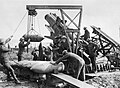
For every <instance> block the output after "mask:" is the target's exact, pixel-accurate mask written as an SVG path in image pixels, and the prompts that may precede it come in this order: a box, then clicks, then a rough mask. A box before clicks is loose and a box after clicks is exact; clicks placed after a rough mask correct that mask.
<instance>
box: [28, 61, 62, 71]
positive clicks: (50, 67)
mask: <svg viewBox="0 0 120 88" xmlns="http://www.w3.org/2000/svg"><path fill="white" fill-rule="evenodd" d="M30 70H32V71H33V72H36V73H50V72H53V71H55V70H57V71H63V70H64V64H63V63H62V62H61V63H59V64H58V65H52V64H51V63H50V62H46V63H43V64H36V65H33V66H32V67H31V68H30Z"/></svg>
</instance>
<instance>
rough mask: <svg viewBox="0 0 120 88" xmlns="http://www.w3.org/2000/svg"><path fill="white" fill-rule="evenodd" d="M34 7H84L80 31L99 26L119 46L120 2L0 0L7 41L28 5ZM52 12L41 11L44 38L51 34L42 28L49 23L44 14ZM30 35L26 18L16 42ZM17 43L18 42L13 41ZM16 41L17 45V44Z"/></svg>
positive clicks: (0, 33) (2, 34)
mask: <svg viewBox="0 0 120 88" xmlns="http://www.w3.org/2000/svg"><path fill="white" fill-rule="evenodd" d="M27 4H30V5H34V4H46V5H47V4H52V5H55V4H61V5H63V4H68V5H76V4H78V5H82V6H83V12H82V21H81V30H83V29H82V28H83V27H84V26H86V27H88V29H89V30H91V28H90V25H94V26H97V27H100V28H101V30H102V31H104V32H105V33H106V34H108V35H109V36H111V38H113V39H114V40H116V41H117V42H118V43H119V42H120V34H119V27H120V0H0V8H1V10H0V28H1V29H0V37H4V38H7V37H9V36H11V35H12V34H13V33H14V31H15V29H16V27H17V26H18V24H19V22H20V21H21V19H22V17H23V15H24V14H25V13H26V12H27V10H26V5H27ZM49 12H50V11H45V12H44V11H43V12H42V11H41V13H40V18H38V20H39V22H38V23H36V24H42V25H39V30H37V31H38V32H40V33H41V34H42V35H47V34H49V32H48V30H47V29H46V28H45V27H43V26H44V25H45V24H46V23H47V22H46V20H45V19H44V16H45V14H48V13H49ZM26 32H27V17H25V19H24V20H23V22H22V24H21V25H20V27H19V28H18V30H17V31H16V33H15V34H14V37H13V39H12V41H10V43H11V44H13V40H14V39H16V40H17V42H18V41H19V38H20V37H21V36H22V35H24V34H25V33H26ZM14 42H15V41H14ZM17 42H15V45H16V44H17Z"/></svg>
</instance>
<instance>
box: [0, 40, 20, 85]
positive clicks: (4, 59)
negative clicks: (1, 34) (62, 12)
mask: <svg viewBox="0 0 120 88" xmlns="http://www.w3.org/2000/svg"><path fill="white" fill-rule="evenodd" d="M5 43H6V41H4V40H3V39H0V63H1V64H2V65H3V66H4V67H5V68H6V69H7V80H9V79H10V74H11V76H12V77H13V78H14V80H15V83H17V84H20V81H19V80H18V79H17V77H16V75H15V73H14V70H13V68H12V67H11V65H10V63H9V58H8V52H9V51H10V49H8V48H7V47H5ZM9 73H10V74H9Z"/></svg>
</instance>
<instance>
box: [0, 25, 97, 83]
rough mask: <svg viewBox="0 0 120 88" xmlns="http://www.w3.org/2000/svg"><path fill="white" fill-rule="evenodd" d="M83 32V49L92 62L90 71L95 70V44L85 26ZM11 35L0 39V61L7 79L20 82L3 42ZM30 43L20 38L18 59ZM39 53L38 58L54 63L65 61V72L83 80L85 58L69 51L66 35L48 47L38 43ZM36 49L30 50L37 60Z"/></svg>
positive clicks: (21, 58)
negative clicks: (6, 73)
mask: <svg viewBox="0 0 120 88" xmlns="http://www.w3.org/2000/svg"><path fill="white" fill-rule="evenodd" d="M84 30H85V34H84V35H83V36H81V38H83V40H84V41H85V46H84V47H86V48H85V49H84V51H85V52H86V53H87V54H88V55H89V58H90V60H91V61H90V62H91V63H92V71H93V72H96V63H95V60H96V51H97V48H98V47H97V45H96V44H95V43H93V42H92V41H91V40H90V33H89V31H88V30H87V28H86V27H85V28H84ZM12 37H13V36H11V37H10V38H8V39H7V40H6V41H4V40H3V39H0V63H1V64H2V65H3V66H4V67H5V68H6V69H7V71H8V75H7V76H8V79H10V75H11V76H12V77H13V78H14V80H15V82H16V83H18V84H19V83H20V81H19V80H18V79H17V77H16V75H15V73H14V70H13V68H12V67H11V66H10V64H9V58H8V56H7V53H8V52H9V51H10V50H9V49H8V48H7V47H6V46H5V44H6V43H7V42H9V41H10V40H11V38H12ZM29 44H30V39H28V41H27V43H26V44H25V40H24V38H20V43H19V45H18V46H19V51H18V61H21V60H23V53H24V49H25V47H27V46H28V45H29ZM39 49H40V50H39V53H41V57H40V58H41V59H39V60H47V61H48V60H50V61H51V64H53V65H56V64H58V63H59V62H61V61H63V62H67V63H66V64H65V65H67V66H66V68H65V72H66V73H67V74H69V75H72V76H73V77H75V78H77V79H80V80H82V81H84V80H85V60H84V58H83V57H82V56H80V55H78V54H75V53H74V52H70V50H69V47H68V42H67V39H66V36H57V37H55V40H54V41H53V44H50V46H49V47H47V48H46V47H43V46H42V45H41V43H40V48H39ZM78 49H79V48H78ZM36 51H37V50H34V51H33V52H32V55H34V59H33V60H38V59H37V58H38V56H37V55H36V54H35V52H36ZM53 61H54V62H53Z"/></svg>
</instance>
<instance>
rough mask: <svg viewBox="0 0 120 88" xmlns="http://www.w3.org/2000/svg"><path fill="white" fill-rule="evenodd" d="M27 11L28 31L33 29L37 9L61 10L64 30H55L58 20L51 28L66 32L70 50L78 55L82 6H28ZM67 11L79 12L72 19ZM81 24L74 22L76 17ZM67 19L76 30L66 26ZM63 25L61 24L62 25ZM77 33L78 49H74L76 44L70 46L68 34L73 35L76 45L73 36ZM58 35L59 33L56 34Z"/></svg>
mask: <svg viewBox="0 0 120 88" xmlns="http://www.w3.org/2000/svg"><path fill="white" fill-rule="evenodd" d="M26 9H27V10H28V21H29V23H28V31H29V30H30V29H31V28H32V27H33V18H34V17H35V16H36V15H37V12H36V9H39V10H41V9H47V10H48V9H49V10H51V9H52V10H56V9H57V10H59V11H60V13H61V20H62V21H63V25H62V29H60V28H55V27H54V26H55V25H56V20H53V21H54V22H53V21H52V23H50V24H52V25H50V26H51V28H52V29H53V30H54V31H56V30H57V29H58V30H64V33H65V36H66V37H67V42H68V45H69V50H70V51H72V52H75V53H77V47H78V39H79V35H80V26H81V16H82V6H81V5H27V6H26ZM65 10H69V11H73V12H74V10H78V14H77V15H75V17H74V18H73V19H72V18H71V17H70V14H69V15H68V14H67V13H66V12H65ZM78 16H79V18H78V20H79V22H78V23H77V22H74V20H75V19H76V17H78ZM65 17H67V19H68V20H69V21H70V24H71V23H72V24H73V25H74V26H75V27H76V28H75V29H73V28H72V29H71V28H68V26H67V25H66V20H65ZM60 25H61V24H60ZM76 32H77V39H76V47H74V44H72V47H71V45H70V41H69V35H68V33H72V43H74V37H73V34H74V33H76ZM56 34H57V33H56Z"/></svg>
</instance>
